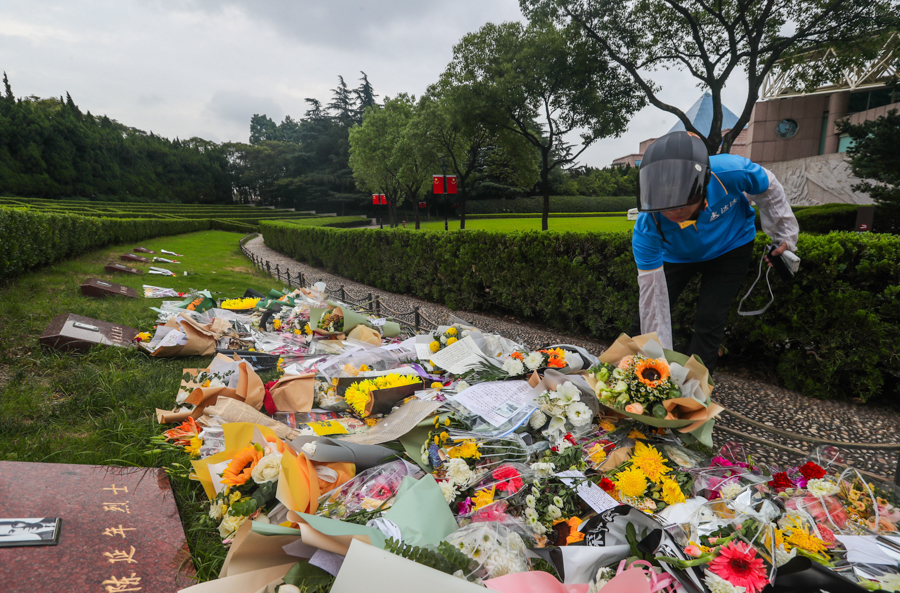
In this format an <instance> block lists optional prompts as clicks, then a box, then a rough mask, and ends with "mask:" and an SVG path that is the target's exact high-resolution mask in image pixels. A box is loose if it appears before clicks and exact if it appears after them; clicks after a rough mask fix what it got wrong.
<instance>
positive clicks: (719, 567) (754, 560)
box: [709, 541, 769, 593]
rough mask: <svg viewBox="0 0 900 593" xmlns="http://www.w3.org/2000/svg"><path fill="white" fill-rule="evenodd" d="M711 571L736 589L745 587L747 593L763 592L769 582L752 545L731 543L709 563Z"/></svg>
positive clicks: (761, 562) (760, 559)
mask: <svg viewBox="0 0 900 593" xmlns="http://www.w3.org/2000/svg"><path fill="white" fill-rule="evenodd" d="M709 570H710V572H712V573H713V574H715V575H716V576H718V577H721V578H723V579H725V580H726V581H728V582H729V583H731V584H732V585H734V586H736V587H744V588H746V590H747V593H757V592H758V591H762V589H763V587H765V586H766V585H767V584H768V583H769V580H768V579H767V578H766V567H765V565H764V564H763V561H762V558H758V557H757V556H756V550H755V549H754V548H753V546H751V545H750V544H745V543H743V542H735V541H733V542H729V543H728V545H727V546H725V547H723V548H721V549H720V550H719V554H718V555H717V556H716V557H715V558H714V559H713V561H712V562H710V563H709Z"/></svg>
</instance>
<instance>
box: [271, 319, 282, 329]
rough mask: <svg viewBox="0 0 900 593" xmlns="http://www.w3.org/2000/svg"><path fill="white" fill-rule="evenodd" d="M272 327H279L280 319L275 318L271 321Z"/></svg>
mask: <svg viewBox="0 0 900 593" xmlns="http://www.w3.org/2000/svg"><path fill="white" fill-rule="evenodd" d="M272 327H273V328H275V329H281V320H280V319H276V320H275V321H273V322H272Z"/></svg>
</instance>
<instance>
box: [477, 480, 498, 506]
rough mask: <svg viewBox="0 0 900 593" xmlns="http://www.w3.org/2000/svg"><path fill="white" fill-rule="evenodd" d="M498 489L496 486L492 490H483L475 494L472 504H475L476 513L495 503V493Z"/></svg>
mask: <svg viewBox="0 0 900 593" xmlns="http://www.w3.org/2000/svg"><path fill="white" fill-rule="evenodd" d="M496 489H497V487H496V486H491V487H490V488H483V489H481V490H479V491H477V492H476V493H475V496H473V497H472V502H473V503H475V510H476V511H477V510H478V509H480V508H482V507H486V506H487V505H489V504H491V503H492V502H494V492H495V491H496Z"/></svg>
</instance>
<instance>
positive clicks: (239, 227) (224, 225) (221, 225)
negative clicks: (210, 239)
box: [209, 218, 259, 234]
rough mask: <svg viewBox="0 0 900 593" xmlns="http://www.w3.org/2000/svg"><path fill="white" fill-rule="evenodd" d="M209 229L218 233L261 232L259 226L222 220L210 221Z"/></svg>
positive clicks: (214, 219)
mask: <svg viewBox="0 0 900 593" xmlns="http://www.w3.org/2000/svg"><path fill="white" fill-rule="evenodd" d="M209 228H211V229H215V230H217V231H230V232H233V233H245V234H246V233H256V232H258V231H259V225H258V224H245V223H244V222H238V221H234V220H221V219H217V218H213V219H211V220H210V221H209Z"/></svg>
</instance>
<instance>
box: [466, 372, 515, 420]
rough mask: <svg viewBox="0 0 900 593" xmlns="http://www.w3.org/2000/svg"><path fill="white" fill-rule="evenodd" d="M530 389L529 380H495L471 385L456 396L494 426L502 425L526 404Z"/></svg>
mask: <svg viewBox="0 0 900 593" xmlns="http://www.w3.org/2000/svg"><path fill="white" fill-rule="evenodd" d="M529 391H531V386H530V385H529V384H528V381H493V382H490V383H479V384H477V385H473V386H472V387H469V388H468V389H466V390H465V391H463V392H462V393H460V394H459V395H457V396H456V401H457V402H459V403H461V404H462V405H464V406H465V407H467V408H468V409H470V410H472V411H473V412H475V413H476V414H478V415H479V416H481V417H482V418H484V419H485V420H487V421H488V422H490V423H491V424H492V425H493V426H501V425H502V424H503V423H504V422H506V420H507V419H508V418H509V417H510V416H512V415H513V414H515V413H516V412H518V411H519V410H520V409H522V408H523V407H524V406H525V405H526V402H525V396H526V395H528V392H529Z"/></svg>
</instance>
